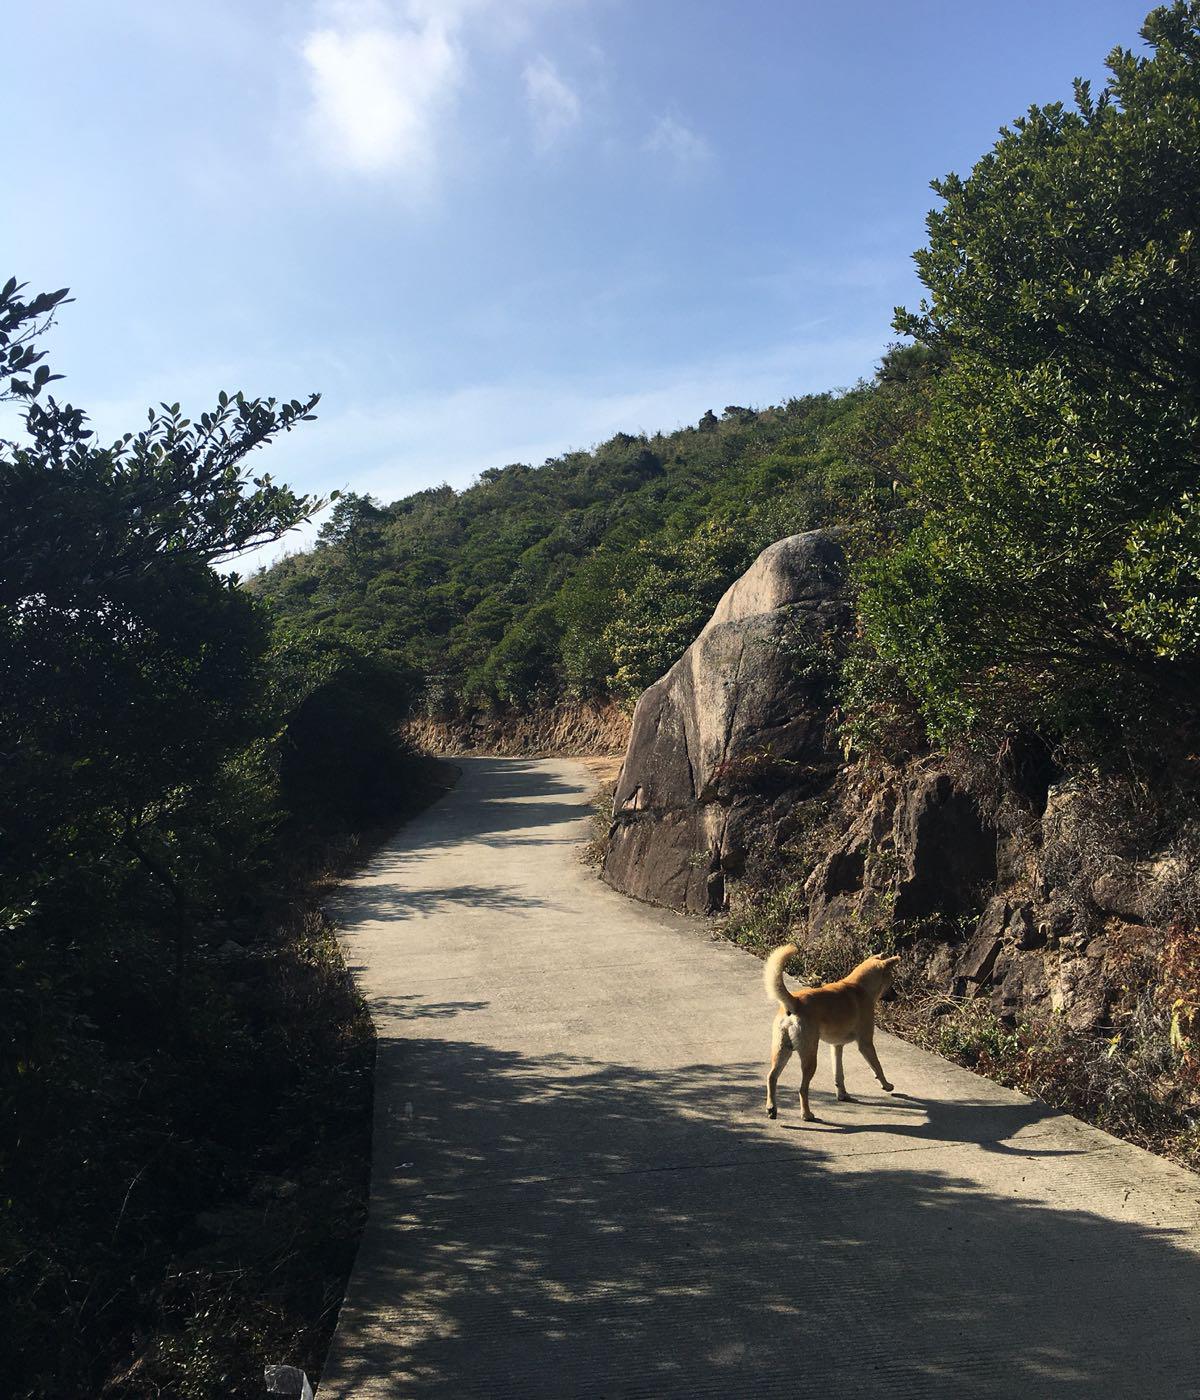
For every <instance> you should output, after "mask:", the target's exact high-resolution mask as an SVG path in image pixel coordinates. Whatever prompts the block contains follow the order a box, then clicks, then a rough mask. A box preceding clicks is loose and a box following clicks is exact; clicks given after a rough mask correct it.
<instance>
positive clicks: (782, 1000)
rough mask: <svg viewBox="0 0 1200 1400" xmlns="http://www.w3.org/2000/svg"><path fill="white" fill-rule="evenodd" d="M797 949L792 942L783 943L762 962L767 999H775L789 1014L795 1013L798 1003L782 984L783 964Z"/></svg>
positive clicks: (798, 1007) (798, 1006)
mask: <svg viewBox="0 0 1200 1400" xmlns="http://www.w3.org/2000/svg"><path fill="white" fill-rule="evenodd" d="M799 951H800V949H799V948H797V947H796V945H795V944H794V943H785V944H784V946H783V947H782V948H776V949H775V951H774V952H773V953H772V954H771V955H770V956H769V957H768V958H767V960H766V962H765V963H764V964H763V986H764V987H766V989H767V1000H768V1001H777V1002H778V1003H779V1005H780V1006H781V1007H783V1009H784V1011H785V1012H786V1013H787V1015H789V1016H794V1015H795V1014H796V1012H797V1011H798V1010H799V1009H800V1003H799V1002H798V1001H797V1000H796V998H795V997H794V996H793V995H792V994H791V992H789V991H788V989H787V987H786V986H785V985H784V981H783V965H784V963H785V962H787V960H788V958H790V957H792V956H794V955H795V954H796V953H798V952H799Z"/></svg>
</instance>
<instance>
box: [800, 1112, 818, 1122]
mask: <svg viewBox="0 0 1200 1400" xmlns="http://www.w3.org/2000/svg"><path fill="white" fill-rule="evenodd" d="M801 1117H802V1118H803V1119H804V1121H805V1122H806V1123H817V1122H819V1121H820V1120H819V1119H818V1118H817V1115H816V1114H815V1113H804V1114H801Z"/></svg>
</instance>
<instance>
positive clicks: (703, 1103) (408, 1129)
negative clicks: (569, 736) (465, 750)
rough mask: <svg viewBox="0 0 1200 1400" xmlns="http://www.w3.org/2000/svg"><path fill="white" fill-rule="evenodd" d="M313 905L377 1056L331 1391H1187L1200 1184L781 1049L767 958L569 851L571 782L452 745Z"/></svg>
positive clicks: (574, 822)
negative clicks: (332, 907)
mask: <svg viewBox="0 0 1200 1400" xmlns="http://www.w3.org/2000/svg"><path fill="white" fill-rule="evenodd" d="M462 767H463V777H462V780H461V781H460V783H459V785H458V787H457V788H456V789H455V790H454V791H453V792H451V793H450V794H449V795H448V796H447V797H445V798H444V799H443V800H442V801H441V802H439V803H438V805H437V806H436V807H434V808H432V809H431V810H430V811H429V812H427V813H426V814H425V815H424V816H423V817H421V818H419V819H418V820H417V821H416V822H414V823H413V824H412V825H411V826H409V827H407V828H406V829H405V830H403V831H402V832H401V833H400V834H399V835H398V837H397V838H396V839H395V840H394V841H393V842H392V843H391V844H390V845H389V846H388V847H387V848H385V849H384V850H383V851H381V852H380V853H379V855H378V856H377V857H376V859H375V860H374V861H373V862H372V864H371V866H370V867H369V868H368V869H367V870H366V871H365V872H364V873H363V874H362V875H361V876H359V877H358V878H357V879H356V880H354V881H352V882H351V883H350V884H349V885H347V886H346V887H345V889H344V890H343V892H342V894H341V895H340V897H339V901H338V907H337V910H336V912H337V913H338V916H339V918H340V920H341V922H342V925H343V931H342V938H343V942H344V946H345V949H346V954H347V958H348V961H349V962H350V964H351V966H352V967H353V969H354V972H355V976H356V977H357V979H358V981H359V985H360V986H361V988H362V991H363V993H364V995H365V996H366V998H367V999H368V1001H369V1003H370V1005H371V1010H372V1014H373V1016H374V1018H375V1024H376V1027H377V1029H378V1034H379V1066H378V1077H377V1092H376V1122H375V1151H374V1163H373V1181H372V1198H371V1217H370V1220H369V1222H368V1225H367V1228H366V1231H365V1234H364V1237H363V1242H362V1247H361V1250H360V1254H359V1259H358V1262H357V1265H356V1267H355V1270H354V1274H353V1277H352V1278H351V1281H350V1287H349V1292H348V1297H347V1300H346V1303H345V1306H344V1308H343V1310H342V1315H341V1319H340V1321H339V1324H338V1329H337V1334H336V1336H335V1338H334V1343H333V1347H332V1349H331V1352H330V1356H329V1359H328V1363H327V1365H326V1368H325V1374H324V1376H323V1378H322V1382H321V1387H320V1391H319V1394H320V1397H321V1400H342V1397H384V1396H386V1397H396V1400H399V1398H400V1397H405V1400H409V1397H433V1396H437V1397H451V1396H453V1397H508V1396H512V1397H542V1398H544V1400H568V1397H584V1396H586V1397H614V1398H615V1397H679V1398H680V1400H682V1397H726V1396H728V1397H740V1396H751V1395H754V1396H785V1395H786V1396H794V1395H797V1394H799V1395H805V1394H808V1393H810V1392H812V1393H815V1394H820V1395H826V1394H837V1395H839V1396H848V1397H865V1396H880V1397H882V1396H893V1397H899V1396H914V1397H916V1396H920V1397H943V1396H944V1397H956V1400H957V1397H963V1396H988V1397H996V1398H997V1400H999V1398H1000V1397H1004V1398H1005V1400H1009V1397H1013V1396H1022V1397H1042V1396H1071V1397H1079V1400H1084V1397H1087V1400H1102V1398H1103V1397H1128V1400H1134V1398H1135V1397H1145V1396H1171V1397H1183V1398H1184V1400H1186V1397H1193V1400H1200V1378H1198V1377H1200V1372H1198V1370H1197V1361H1198V1359H1200V1346H1198V1340H1197V1339H1198V1337H1200V1327H1198V1325H1197V1324H1198V1321H1200V1318H1198V1313H1200V1191H1198V1189H1197V1187H1198V1185H1200V1182H1198V1179H1197V1178H1196V1177H1194V1176H1192V1175H1191V1174H1190V1173H1187V1172H1185V1171H1183V1170H1181V1169H1179V1168H1177V1167H1174V1166H1172V1165H1171V1164H1169V1163H1167V1162H1164V1161H1161V1160H1160V1159H1158V1158H1155V1157H1152V1156H1150V1155H1148V1154H1147V1153H1144V1152H1142V1151H1140V1150H1138V1149H1137V1148H1134V1147H1130V1146H1128V1145H1127V1144H1124V1143H1121V1142H1118V1141H1117V1140H1116V1139H1113V1138H1110V1137H1107V1136H1105V1135H1104V1134H1102V1133H1098V1132H1095V1131H1094V1130H1092V1129H1090V1128H1087V1127H1085V1126H1084V1125H1083V1124H1081V1123H1078V1122H1076V1121H1075V1120H1074V1119H1071V1118H1067V1117H1064V1116H1063V1115H1061V1114H1058V1113H1055V1112H1053V1111H1051V1110H1049V1109H1047V1108H1045V1107H1044V1106H1043V1105H1040V1104H1037V1103H1033V1102H1031V1101H1030V1100H1028V1099H1026V1098H1024V1097H1023V1096H1021V1095H1019V1094H1015V1093H1011V1092H1009V1091H1007V1090H1005V1089H1001V1088H999V1087H997V1086H996V1085H994V1084H991V1083H989V1082H988V1081H986V1080H982V1079H979V1078H977V1077H975V1076H974V1075H972V1074H970V1073H968V1072H967V1071H965V1070H962V1069H959V1068H958V1067H956V1066H954V1065H951V1064H949V1063H948V1062H946V1061H943V1060H939V1059H937V1058H936V1057H934V1056H931V1055H928V1054H925V1053H923V1052H921V1051H919V1050H916V1049H914V1048H913V1047H911V1046H908V1045H905V1044H903V1043H902V1042H899V1041H896V1040H893V1039H891V1038H890V1037H887V1036H881V1037H880V1039H879V1051H880V1056H881V1058H882V1060H883V1064H884V1068H885V1070H886V1072H887V1074H888V1076H889V1078H891V1079H892V1080H893V1081H894V1083H895V1084H896V1086H897V1090H898V1092H897V1093H896V1094H894V1095H887V1094H883V1093H882V1092H880V1091H879V1090H878V1088H877V1086H876V1085H875V1084H874V1081H873V1079H872V1078H871V1075H870V1072H869V1071H868V1069H867V1067H866V1065H865V1064H863V1063H862V1062H861V1061H860V1059H859V1057H858V1056H857V1055H855V1054H853V1052H851V1053H850V1054H848V1055H847V1066H846V1068H847V1081H848V1086H849V1088H850V1091H851V1092H852V1093H855V1094H858V1095H860V1101H859V1102H858V1103H852V1104H838V1103H836V1102H835V1101H834V1099H833V1092H832V1090H833V1083H832V1074H831V1072H830V1068H829V1064H828V1061H827V1058H824V1057H823V1059H822V1063H821V1065H820V1068H819V1069H818V1073H817V1079H816V1082H815V1085H814V1095H813V1107H814V1109H815V1110H816V1112H817V1114H818V1116H819V1118H820V1119H821V1121H820V1122H818V1123H813V1124H804V1123H802V1122H801V1121H800V1115H799V1108H798V1105H797V1103H796V1093H795V1091H796V1088H797V1085H798V1080H797V1076H798V1073H799V1071H798V1069H797V1068H796V1064H795V1061H794V1060H793V1062H792V1064H791V1065H790V1066H789V1069H788V1071H786V1072H785V1075H784V1078H783V1080H782V1081H781V1086H780V1090H781V1095H780V1117H779V1120H778V1121H777V1122H775V1123H770V1122H768V1121H767V1120H766V1118H765V1117H764V1116H763V1110H762V1100H763V1089H764V1084H763V1081H764V1074H765V1061H766V1054H767V1048H768V1039H769V1025H770V1019H771V1010H770V1008H769V1007H768V1005H767V1003H766V1001H765V1000H764V998H763V993H762V989H761V982H760V968H759V964H758V962H757V961H756V960H755V959H753V958H752V957H750V956H749V955H747V954H744V953H742V952H740V951H739V950H737V949H735V948H732V947H730V946H728V945H727V944H723V943H718V942H713V941H712V939H711V937H710V934H709V931H708V929H707V928H706V926H705V924H704V923H703V922H701V921H698V920H684V919H682V918H678V917H675V916H673V915H668V914H663V913H661V912H659V911H657V910H653V909H649V908H647V907H645V906H642V905H638V904H635V903H633V902H631V901H629V900H626V899H624V898H623V897H622V896H620V895H618V894H616V893H614V892H613V891H612V890H610V889H608V888H607V887H606V886H604V885H603V884H601V883H600V881H599V880H598V879H596V878H595V876H594V875H593V874H592V872H590V871H588V870H587V869H585V868H584V867H583V866H581V865H580V864H579V862H578V859H577V849H578V845H579V843H581V842H582V841H583V840H584V839H586V835H587V821H586V805H585V803H586V795H587V793H588V792H589V791H590V788H591V780H590V777H589V775H588V774H587V772H586V770H585V769H584V768H583V766H582V765H581V764H579V763H576V762H573V761H567V760H524V759H469V760H463V761H462Z"/></svg>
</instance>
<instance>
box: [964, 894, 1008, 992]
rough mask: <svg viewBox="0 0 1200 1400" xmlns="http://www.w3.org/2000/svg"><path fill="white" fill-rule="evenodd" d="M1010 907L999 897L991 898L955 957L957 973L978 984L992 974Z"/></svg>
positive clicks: (1002, 944) (1001, 944) (1002, 942)
mask: <svg viewBox="0 0 1200 1400" xmlns="http://www.w3.org/2000/svg"><path fill="white" fill-rule="evenodd" d="M1008 915H1009V908H1008V905H1007V904H1006V903H1005V902H1004V900H1002V899H993V900H992V901H991V903H990V904H989V905H988V907H987V908H986V909H985V910H984V911H983V915H982V916H981V918H980V920H979V922H978V923H977V924H976V925H975V931H974V932H973V933H972V934H971V937H970V938H969V939H967V941H966V943H964V944H963V947H962V950H961V952H960V953H959V955H958V957H957V958H955V960H954V972H955V975H956V977H964V978H966V980H967V981H968V982H974V983H976V984H980V983H983V982H986V981H987V979H988V978H989V977H990V976H991V973H992V968H993V966H994V965H995V962H996V958H997V956H998V955H999V952H1000V949H1001V948H1002V947H1003V946H1004V928H1005V925H1006V923H1007V922H1008Z"/></svg>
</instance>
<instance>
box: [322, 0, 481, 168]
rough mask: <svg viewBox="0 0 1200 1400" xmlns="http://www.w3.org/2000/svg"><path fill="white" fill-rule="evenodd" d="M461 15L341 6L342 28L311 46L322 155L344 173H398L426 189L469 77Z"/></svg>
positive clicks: (325, 31)
mask: <svg viewBox="0 0 1200 1400" xmlns="http://www.w3.org/2000/svg"><path fill="white" fill-rule="evenodd" d="M460 13H461V12H460V10H459V9H458V8H457V7H454V6H447V8H446V11H445V13H444V14H442V15H438V14H436V13H433V12H432V11H431V9H430V7H428V6H426V5H416V4H414V5H410V6H406V7H405V8H404V10H403V11H402V12H393V11H392V10H388V9H385V8H384V7H382V6H380V5H369V6H367V5H354V6H352V7H347V6H339V7H338V8H337V9H336V10H335V11H334V15H335V17H336V19H337V20H338V21H340V22H339V23H335V24H332V25H330V26H329V27H326V28H322V29H316V30H313V31H312V32H311V33H310V34H308V35H307V37H306V38H305V40H304V43H303V54H304V61H305V64H306V66H307V70H308V80H309V85H310V89H311V97H312V108H311V113H310V120H311V125H312V131H313V135H314V137H315V140H316V142H317V145H318V149H319V150H320V151H321V154H322V155H323V156H324V158H325V159H326V160H327V161H328V162H329V163H330V164H332V165H334V166H336V167H337V168H340V169H344V170H348V171H351V172H353V173H355V174H360V175H382V174H390V173H394V174H399V175H404V176H407V177H409V178H410V179H412V180H414V181H415V182H416V183H417V185H418V186H420V185H424V184H425V183H427V182H428V180H429V178H430V177H431V175H432V173H433V169H434V165H435V158H436V150H437V142H438V135H439V132H438V125H439V118H440V117H441V116H442V114H443V113H444V112H445V111H446V110H447V109H448V108H449V107H450V106H451V105H452V103H453V100H454V98H455V96H456V95H457V92H458V90H459V88H460V87H461V85H462V82H463V79H464V73H465V64H464V58H463V53H462V49H461V46H460V44H459V42H458V38H457V35H456V32H455V31H456V27H457V23H458V20H459V15H460Z"/></svg>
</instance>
